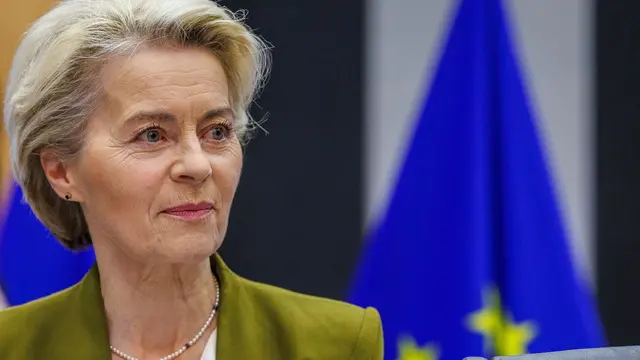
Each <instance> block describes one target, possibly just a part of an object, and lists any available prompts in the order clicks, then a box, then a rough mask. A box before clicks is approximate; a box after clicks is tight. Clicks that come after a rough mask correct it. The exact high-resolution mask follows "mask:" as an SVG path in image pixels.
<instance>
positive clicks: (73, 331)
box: [0, 266, 111, 360]
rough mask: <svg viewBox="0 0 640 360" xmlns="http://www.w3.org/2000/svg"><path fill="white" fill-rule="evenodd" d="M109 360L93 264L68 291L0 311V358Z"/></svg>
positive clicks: (7, 359) (4, 359) (104, 325)
mask: <svg viewBox="0 0 640 360" xmlns="http://www.w3.org/2000/svg"><path fill="white" fill-rule="evenodd" d="M89 358H91V359H96V360H103V359H105V360H106V359H110V358H111V356H110V351H109V342H108V334H107V326H106V318H105V316H104V307H103V305H102V297H101V293H100V286H99V279H98V273H97V268H96V267H95V266H94V267H93V268H92V269H91V270H90V271H89V273H88V274H87V275H85V277H84V279H83V280H82V281H80V282H79V283H78V284H76V285H73V286H71V287H70V288H68V289H65V290H62V291H60V292H57V293H55V294H52V295H50V296H47V297H44V298H41V299H38V300H35V301H32V302H29V303H26V304H24V305H20V306H15V307H10V308H8V309H5V310H3V311H0V359H2V360H14V359H15V360H18V359H49V360H58V359H60V360H62V359H64V360H80V359H89Z"/></svg>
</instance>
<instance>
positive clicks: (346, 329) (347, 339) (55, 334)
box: [0, 255, 383, 360]
mask: <svg viewBox="0 0 640 360" xmlns="http://www.w3.org/2000/svg"><path fill="white" fill-rule="evenodd" d="M212 269H213V271H214V272H215V274H216V275H217V276H218V279H219V280H220V284H221V299H220V308H219V313H218V319H217V321H218V322H217V324H218V338H217V350H216V359H217V360H235V359H242V360H249V359H251V360H253V359H259V360H262V359H264V360H269V359H278V360H288V359H296V360H297V359H305V360H312V359H354V360H364V359H367V360H369V359H372V360H379V359H382V355H383V349H382V347H383V345H382V325H381V322H380V316H379V314H378V312H377V311H376V310H375V309H373V308H368V309H362V308H359V307H356V306H353V305H349V304H346V303H342V302H338V301H334V300H328V299H322V298H316V297H312V296H307V295H302V294H297V293H294V292H291V291H287V290H284V289H279V288H276V287H272V286H269V285H264V284H259V283H255V282H252V281H249V280H246V279H244V278H242V277H240V276H238V275H236V274H234V273H233V272H231V270H230V269H229V268H228V267H227V266H226V265H225V264H224V262H223V261H222V259H221V258H220V257H219V256H217V255H215V256H213V257H212ZM0 359H2V360H32V359H38V360H39V359H47V360H88V359H91V360H109V359H111V353H110V351H109V336H108V330H107V320H106V317H105V311H104V306H103V301H102V295H101V291H100V278H99V273H98V268H97V266H95V265H94V266H93V268H92V269H91V270H90V271H89V272H88V273H87V275H86V276H85V277H84V278H83V279H82V280H81V281H80V282H79V283H78V284H76V285H74V286H72V287H70V288H69V289H66V290H64V291H61V292H59V293H56V294H54V295H51V296H49V297H46V298H43V299H39V300H36V301H33V302H30V303H28V304H25V305H21V306H16V307H12V308H9V309H5V310H3V311H0Z"/></svg>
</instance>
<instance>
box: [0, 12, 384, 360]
mask: <svg viewBox="0 0 640 360" xmlns="http://www.w3.org/2000/svg"><path fill="white" fill-rule="evenodd" d="M241 20H242V19H239V18H237V17H235V15H234V14H232V13H230V12H229V11H228V10H226V9H224V8H223V7H221V6H219V5H217V4H215V3H214V2H211V1H208V0H66V1H62V2H61V3H60V4H59V5H58V6H57V7H55V8H54V9H53V10H51V11H50V12H49V13H47V14H46V15H44V16H43V17H42V18H40V19H39V20H38V21H37V22H35V23H34V24H33V25H32V26H31V28H30V29H29V30H28V32H27V33H26V34H25V36H24V38H23V39H22V42H21V45H20V47H19V49H18V51H17V53H16V54H15V58H14V62H13V66H12V69H11V73H10V76H9V80H8V86H7V91H6V98H5V104H4V119H5V122H6V129H7V131H8V135H9V138H10V141H11V164H12V169H13V174H14V176H15V178H16V181H17V183H18V184H19V185H20V186H21V188H22V190H23V192H24V194H25V197H26V200H27V201H28V203H29V205H30V206H31V208H32V209H33V211H34V213H35V214H36V215H37V216H38V218H39V219H40V220H41V221H42V222H43V223H44V224H45V225H46V226H47V227H48V228H49V229H50V230H51V231H52V233H53V234H54V235H55V236H56V238H57V239H59V240H60V241H61V242H62V244H64V245H65V246H66V247H68V248H69V249H71V250H74V249H82V248H85V247H88V246H92V247H93V248H94V250H95V253H96V258H97V261H96V264H95V266H94V267H93V268H92V269H91V270H90V272H89V273H88V274H87V276H86V277H85V278H84V279H83V280H82V281H81V282H80V283H78V284H77V285H75V286H73V287H71V288H69V289H67V290H65V291H62V292H60V293H57V294H54V295H52V296H50V297H47V298H44V299H41V300H38V301H34V302H32V303H28V304H25V305H22V306H18V307H14V308H9V309H7V310H4V311H3V312H0V358H1V359H3V360H18V359H20V360H23V359H48V360H73V359H83V360H86V359H92V360H107V359H164V360H168V359H175V358H179V359H218V360H231V359H382V328H381V323H380V318H379V315H378V313H377V311H376V310H374V309H361V308H358V307H355V306H351V305H348V304H344V303H340V302H336V301H331V300H327V299H320V298H315V297H310V296H306V295H301V294H296V293H293V292H289V291H286V290H283V289H278V288H274V287H271V286H267V285H263V284H258V283H254V282H251V281H249V280H246V279H243V278H241V277H239V276H237V275H235V274H234V273H233V272H232V271H231V270H230V269H229V268H228V267H227V266H225V264H224V262H223V261H222V259H221V258H220V256H219V255H217V250H218V249H219V247H220V246H221V245H222V242H223V240H224V236H225V232H226V229H227V223H228V217H229V211H230V208H231V203H232V200H233V197H234V193H235V191H236V187H237V184H238V180H239V178H240V173H241V169H242V161H243V157H242V155H243V153H242V147H241V146H242V141H243V140H244V139H245V138H246V135H247V131H248V129H249V128H250V125H251V121H250V118H249V116H248V114H247V109H248V106H249V105H250V103H251V101H252V99H253V96H254V93H255V92H256V90H257V89H258V87H259V86H260V85H261V84H262V83H263V79H264V75H265V74H266V72H267V70H268V69H267V66H268V61H267V60H268V52H267V49H266V47H265V45H264V43H263V42H262V41H261V40H260V39H259V38H258V37H257V36H255V35H254V34H253V33H252V32H251V31H250V30H249V29H248V28H247V27H246V26H245V25H244V24H243V23H242V21H241ZM25 241H28V239H25ZM51 271H56V269H51Z"/></svg>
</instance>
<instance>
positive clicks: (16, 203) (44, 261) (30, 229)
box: [0, 184, 95, 306]
mask: <svg viewBox="0 0 640 360" xmlns="http://www.w3.org/2000/svg"><path fill="white" fill-rule="evenodd" d="M9 195H10V196H9V198H8V200H9V201H8V202H7V203H6V204H4V205H5V206H6V208H5V210H4V211H5V219H4V223H3V225H2V232H1V237H0V290H1V291H2V292H3V293H4V295H5V299H6V301H7V303H8V305H9V306H14V305H20V304H24V303H26V302H29V301H31V300H36V299H38V298H41V297H44V296H47V295H50V294H52V293H54V292H56V291H59V290H63V289H65V288H67V287H69V286H71V285H73V284H75V283H77V282H78V281H79V280H80V279H81V278H82V277H83V276H84V275H85V274H86V272H87V271H88V270H89V268H90V267H91V265H92V264H93V262H94V259H95V257H94V254H93V251H92V250H87V251H82V252H72V251H70V250H67V249H65V248H64V247H63V246H62V245H61V244H60V243H59V242H58V241H57V240H56V239H55V238H54V237H53V235H52V234H51V233H50V232H49V230H47V229H46V227H45V226H44V225H43V224H42V223H41V222H40V221H39V220H38V219H37V218H36V216H35V215H34V214H33V212H32V211H31V208H30V207H29V205H28V204H26V202H24V201H23V196H22V191H21V189H20V187H19V186H17V185H15V184H12V190H11V192H10V193H9Z"/></svg>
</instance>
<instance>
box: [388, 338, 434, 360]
mask: <svg viewBox="0 0 640 360" xmlns="http://www.w3.org/2000/svg"><path fill="white" fill-rule="evenodd" d="M439 356H440V352H439V351H438V349H437V347H436V346H435V345H433V344H427V345H425V346H423V347H420V346H418V344H416V342H415V340H414V339H413V338H411V337H404V338H402V339H401V340H400V341H399V342H398V357H397V359H396V360H438V357H439Z"/></svg>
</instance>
